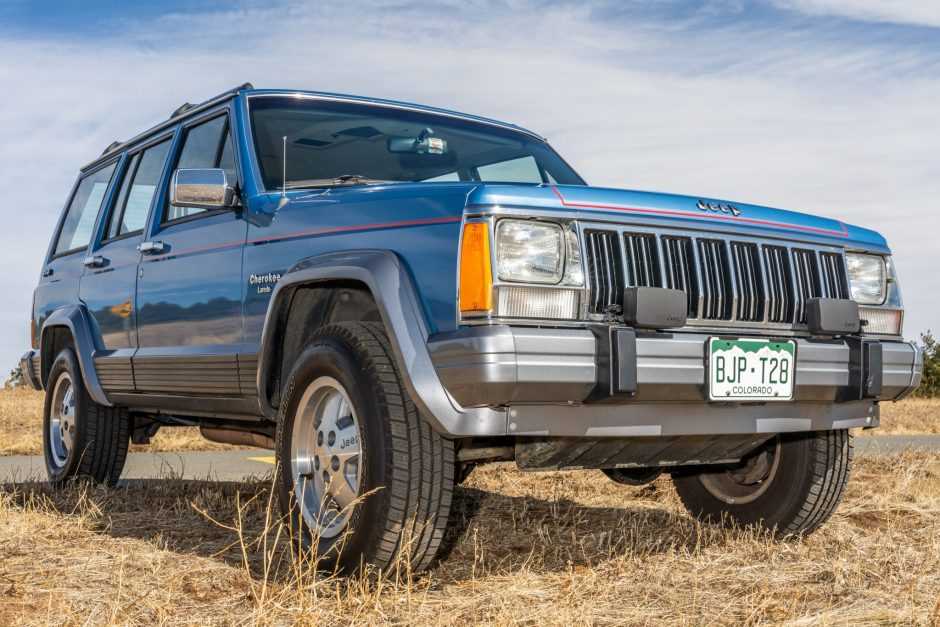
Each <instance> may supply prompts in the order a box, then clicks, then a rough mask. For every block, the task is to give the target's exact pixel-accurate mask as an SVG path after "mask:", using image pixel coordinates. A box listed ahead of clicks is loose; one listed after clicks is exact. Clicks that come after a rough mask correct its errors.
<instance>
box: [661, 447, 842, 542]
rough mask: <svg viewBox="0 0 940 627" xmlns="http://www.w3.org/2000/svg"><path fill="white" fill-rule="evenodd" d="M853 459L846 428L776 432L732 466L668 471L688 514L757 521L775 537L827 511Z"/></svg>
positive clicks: (803, 528) (816, 522) (805, 529)
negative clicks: (699, 470) (795, 432)
mask: <svg viewBox="0 0 940 627" xmlns="http://www.w3.org/2000/svg"><path fill="white" fill-rule="evenodd" d="M851 465H852V435H851V434H850V433H849V432H848V431H847V430H844V429H843V430H838V431H819V432H815V433H800V434H788V435H780V436H777V437H774V438H772V439H771V440H769V441H768V442H767V443H766V444H764V446H762V447H761V448H759V449H758V450H756V451H754V452H752V453H751V454H750V455H749V456H748V457H746V458H745V459H743V460H742V461H741V463H740V464H737V465H735V466H733V467H730V468H729V467H724V468H720V469H709V470H707V471H703V472H695V473H682V472H677V473H676V474H674V475H673V483H674V484H675V486H676V492H678V494H679V498H680V499H681V500H682V503H683V504H684V505H685V507H686V508H687V509H688V510H689V512H690V513H691V514H692V515H693V516H697V517H699V518H702V519H703V520H706V521H710V522H718V523H723V524H727V523H731V524H736V525H759V526H762V527H765V528H768V529H772V530H773V531H774V532H775V534H776V535H777V536H779V537H787V536H791V535H798V534H808V533H811V532H813V531H815V530H816V529H817V528H819V527H820V526H821V525H822V524H823V523H824V522H826V520H827V519H828V518H829V517H830V516H831V515H832V513H833V512H834V511H835V509H836V507H837V506H838V504H839V501H840V500H841V499H842V493H843V492H844V490H845V486H846V483H848V480H849V471H850V469H851Z"/></svg>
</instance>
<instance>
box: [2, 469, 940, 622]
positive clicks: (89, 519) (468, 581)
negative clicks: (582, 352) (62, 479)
mask: <svg viewBox="0 0 940 627" xmlns="http://www.w3.org/2000/svg"><path fill="white" fill-rule="evenodd" d="M457 499H458V500H457V503H458V512H459V514H458V516H457V517H456V518H455V520H458V521H460V524H459V525H458V529H460V532H459V533H458V534H454V536H453V538H452V543H453V551H452V553H451V555H450V556H449V557H448V558H447V559H445V560H444V561H443V562H442V563H441V564H440V565H439V566H438V567H437V568H436V569H435V570H434V571H433V572H431V573H430V574H429V575H427V576H424V577H412V576H410V575H409V574H408V572H407V568H405V567H403V569H402V572H400V573H399V574H398V576H397V577H394V576H390V577H387V578H384V579H376V578H374V577H373V578H368V577H356V578H353V579H347V580H342V579H338V578H335V577H330V576H327V575H315V574H314V570H313V568H312V567H311V565H310V564H309V562H308V561H305V560H304V559H302V558H298V557H294V556H293V555H292V553H293V552H292V551H291V550H290V547H289V543H288V542H287V541H286V535H285V533H284V530H283V529H282V528H281V527H280V526H279V525H277V524H275V523H274V522H273V519H274V518H275V517H274V516H273V514H272V513H271V502H270V493H269V490H268V486H267V483H266V482H263V481H262V482H258V483H246V484H225V483H208V482H181V481H179V480H175V479H172V478H168V479H164V480H148V481H143V482H133V483H130V484H129V485H127V486H125V487H121V488H118V489H116V490H112V491H107V490H104V489H88V488H81V487H75V488H71V489H68V490H65V491H63V492H59V493H53V492H51V491H50V490H49V489H48V488H47V487H45V486H44V485H39V484H32V485H19V486H14V485H6V486H2V487H0V624H3V625H7V624H57V625H58V624H61V625H72V624H75V625H77V624H127V625H150V624H164V625H215V624H219V625H221V624H226V625H228V624H264V625H267V624H271V625H274V624H278V625H281V624H304V625H306V624H310V625H313V624H320V625H322V624H330V625H352V624H378V623H385V624H396V625H467V624H500V625H508V624H524V625H549V624H550V625H580V624H584V625H588V624H592V625H622V624H653V625H676V624H678V625H691V624H696V625H697V624H723V625H742V624H745V625H762V624H790V625H804V624H824V625H875V624H878V625H881V624H904V625H909V624H921V625H925V624H934V625H940V455H936V454H913V453H908V454H905V455H903V456H900V457H884V458H871V457H868V458H860V459H859V460H858V461H857V464H856V467H855V471H854V474H853V478H852V481H851V484H850V486H849V489H848V492H847V495H846V498H845V500H844V501H843V503H842V505H841V507H840V508H839V510H838V512H837V513H836V515H835V516H834V518H833V519H832V520H830V521H829V523H828V524H826V525H825V526H824V527H823V528H822V529H821V530H820V531H818V532H817V533H816V534H814V535H812V536H810V537H808V538H805V539H803V540H802V541H789V542H778V541H774V540H772V539H770V538H768V537H767V536H766V535H762V534H761V533H758V532H756V531H754V530H730V531H729V530H721V529H718V528H715V527H710V526H704V525H700V524H698V523H696V522H694V521H693V520H691V519H690V518H689V517H688V516H687V515H686V514H685V512H684V511H683V510H682V509H681V507H680V505H679V503H678V500H677V498H676V496H675V494H674V492H673V489H672V486H671V483H670V482H669V480H668V479H666V478H660V479H659V480H657V481H656V483H654V484H653V485H651V486H647V487H643V488H628V487H623V486H618V485H616V484H614V483H612V482H610V481H608V480H607V479H606V478H604V477H603V476H602V475H601V474H600V473H599V472H594V471H584V472H575V473H544V474H523V473H520V472H518V471H516V470H514V469H512V467H511V466H508V465H497V466H491V467H486V468H482V469H477V470H476V471H474V473H473V474H471V476H470V478H469V480H468V482H467V483H466V484H465V485H464V486H463V487H461V488H459V489H458V492H457Z"/></svg>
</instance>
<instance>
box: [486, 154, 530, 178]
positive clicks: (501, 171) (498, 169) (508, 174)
mask: <svg viewBox="0 0 940 627" xmlns="http://www.w3.org/2000/svg"><path fill="white" fill-rule="evenodd" d="M477 173H478V174H479V175H480V180H481V181H492V182H498V181H507V182H511V183H541V182H542V175H541V173H540V172H539V166H538V164H537V163H536V162H535V159H534V158H533V157H532V156H525V157H519V158H518V159H510V160H509V161H500V162H498V163H491V164H489V165H481V166H479V167H478V168H477Z"/></svg>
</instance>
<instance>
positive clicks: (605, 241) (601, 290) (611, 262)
mask: <svg viewBox="0 0 940 627" xmlns="http://www.w3.org/2000/svg"><path fill="white" fill-rule="evenodd" d="M584 239H585V244H586V246H585V247H586V248H587V270H588V278H589V280H590V281H591V300H590V307H591V311H592V312H593V313H608V312H616V313H619V312H620V311H623V288H624V286H625V282H624V277H623V261H622V259H621V256H620V238H619V237H618V236H617V232H616V231H586V232H585V234H584Z"/></svg>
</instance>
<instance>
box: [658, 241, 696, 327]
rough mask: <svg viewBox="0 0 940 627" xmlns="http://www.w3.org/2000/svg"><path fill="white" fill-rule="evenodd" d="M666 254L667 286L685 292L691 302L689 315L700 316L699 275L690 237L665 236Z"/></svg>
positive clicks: (692, 316)
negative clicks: (696, 270)
mask: <svg viewBox="0 0 940 627" xmlns="http://www.w3.org/2000/svg"><path fill="white" fill-rule="evenodd" d="M663 249H665V256H666V287H668V288H670V289H673V290H682V291H683V292H685V294H686V297H687V301H688V304H689V312H688V316H689V317H690V318H695V317H696V316H698V303H699V291H698V276H697V274H696V272H695V253H693V252H692V240H691V239H689V238H688V237H664V238H663Z"/></svg>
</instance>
